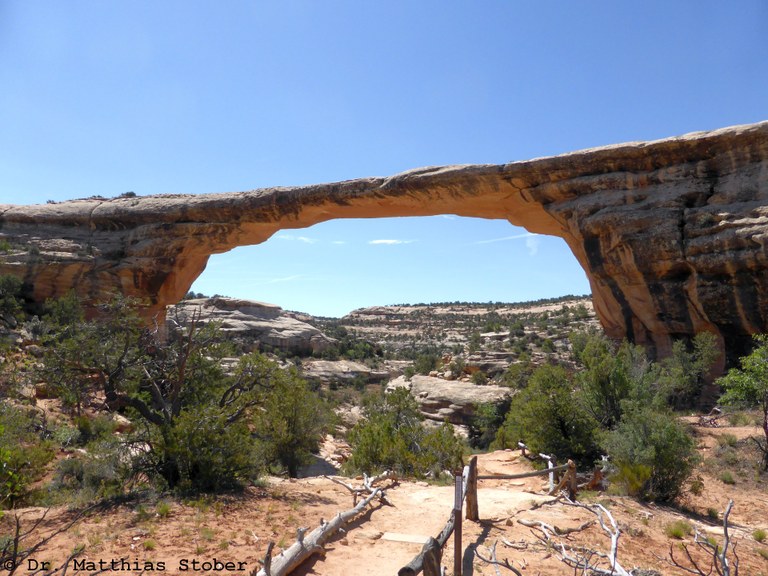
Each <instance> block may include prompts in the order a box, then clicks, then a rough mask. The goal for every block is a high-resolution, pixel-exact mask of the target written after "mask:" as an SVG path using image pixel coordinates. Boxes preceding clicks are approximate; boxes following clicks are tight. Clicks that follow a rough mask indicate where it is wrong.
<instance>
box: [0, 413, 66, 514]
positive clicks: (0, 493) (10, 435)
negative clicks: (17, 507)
mask: <svg viewBox="0 0 768 576" xmlns="http://www.w3.org/2000/svg"><path fill="white" fill-rule="evenodd" d="M38 424H39V423H38V422H37V421H36V418H35V416H34V415H33V414H31V413H28V412H25V411H23V410H21V409H19V408H16V407H15V406H12V405H10V404H5V403H3V404H0V507H4V506H8V507H10V506H13V505H14V504H16V503H18V502H19V501H22V500H23V499H24V498H25V497H26V496H27V494H28V489H29V485H30V484H31V483H32V482H33V481H35V480H36V479H38V478H39V477H40V476H41V475H42V473H43V472H44V470H45V466H46V464H48V462H50V461H51V459H52V458H53V448H52V446H51V443H50V442H49V441H46V440H44V439H43V438H41V436H40V435H39V434H38V433H37V431H38V430H39V429H40V427H39V426H38Z"/></svg>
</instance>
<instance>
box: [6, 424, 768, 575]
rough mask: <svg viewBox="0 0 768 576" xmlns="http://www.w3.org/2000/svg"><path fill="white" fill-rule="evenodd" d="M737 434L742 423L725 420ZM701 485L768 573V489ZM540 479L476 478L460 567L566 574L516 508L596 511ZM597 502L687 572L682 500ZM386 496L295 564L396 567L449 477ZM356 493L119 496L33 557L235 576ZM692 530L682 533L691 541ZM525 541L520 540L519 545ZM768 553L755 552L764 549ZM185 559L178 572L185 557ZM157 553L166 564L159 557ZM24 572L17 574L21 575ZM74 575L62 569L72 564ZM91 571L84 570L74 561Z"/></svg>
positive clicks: (313, 482) (523, 464)
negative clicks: (676, 503)
mask: <svg viewBox="0 0 768 576" xmlns="http://www.w3.org/2000/svg"><path fill="white" fill-rule="evenodd" d="M721 433H723V432H721V431H719V430H715V431H710V430H707V431H704V432H703V433H702V434H701V436H700V447H701V448H702V450H703V451H704V452H706V451H707V450H714V448H713V447H712V446H714V445H716V443H717V442H716V436H717V435H718V434H721ZM733 433H734V434H735V435H737V436H738V437H742V436H743V435H745V434H746V433H747V432H746V431H739V430H733ZM479 468H480V472H481V473H483V474H494V473H496V474H502V473H507V474H509V473H515V472H522V471H529V470H530V469H531V467H530V464H529V463H528V462H527V461H525V460H524V459H521V458H520V456H519V453H514V452H506V451H500V452H494V453H490V454H483V455H480V457H479ZM704 484H705V488H704V494H703V495H702V496H701V497H700V498H699V500H694V499H692V498H691V499H690V500H688V501H687V505H688V506H689V507H690V508H691V509H692V510H694V511H697V512H698V516H696V515H694V516H693V517H691V515H690V514H688V519H687V521H688V522H690V523H691V524H692V525H694V526H697V527H698V528H699V529H700V530H702V531H704V532H706V533H707V534H711V535H712V536H714V537H715V538H720V537H721V535H722V528H721V526H720V522H719V521H718V520H713V519H712V518H708V517H707V509H708V508H717V509H719V510H721V511H722V505H723V503H724V502H726V501H727V499H728V498H733V499H734V500H735V501H736V507H735V509H734V513H733V516H732V521H733V526H732V529H733V533H734V537H735V539H736V541H737V542H738V544H739V555H740V557H741V558H742V570H741V573H743V574H749V575H750V576H760V575H763V576H768V560H767V559H766V558H768V551H765V550H766V549H768V545H766V544H761V543H758V542H756V541H755V540H754V537H753V533H754V531H755V529H756V528H762V529H768V520H767V519H768V498H766V496H765V494H766V493H765V491H764V489H760V490H759V491H757V492H756V491H755V490H754V488H749V486H748V484H747V483H746V481H745V482H744V483H742V481H741V480H739V481H738V482H737V483H736V484H735V485H728V486H726V485H723V484H722V483H721V482H720V481H719V480H717V479H716V478H713V477H711V476H709V475H707V474H704ZM546 488H547V481H546V479H544V478H532V479H525V480H516V481H514V480H513V481H510V480H504V481H502V480H484V481H481V482H480V485H479V492H478V500H479V510H480V518H481V521H480V522H478V523H474V522H465V523H464V537H463V544H464V547H465V549H466V550H465V553H464V563H463V565H464V569H463V573H464V575H465V576H473V575H478V576H485V575H492V574H494V573H495V572H494V570H493V568H492V567H490V566H488V565H487V564H484V563H482V562H480V561H479V560H477V559H475V558H473V550H474V548H475V547H478V549H479V550H480V551H481V552H483V553H487V547H488V546H490V545H492V544H493V543H494V542H498V543H499V545H498V553H499V557H500V558H501V559H504V558H508V559H510V561H513V562H514V563H515V566H517V567H518V569H521V570H522V571H523V573H524V574H530V575H532V576H533V575H535V576H559V575H562V574H566V573H570V572H568V571H567V569H566V568H565V567H564V566H563V565H562V564H561V563H560V561H559V560H557V559H556V558H555V557H554V556H553V555H552V553H551V550H546V549H544V548H542V547H541V546H537V544H536V542H537V540H536V538H535V537H534V535H533V534H532V532H531V530H530V529H528V528H526V527H524V526H522V525H520V524H519V522H518V520H520V519H522V518H527V519H529V520H530V519H535V520H541V521H544V522H547V523H550V524H553V525H557V526H559V527H566V528H567V527H576V526H579V525H581V524H583V523H585V522H586V521H588V520H590V519H592V516H591V514H590V513H589V512H586V511H583V510H577V509H573V508H569V507H565V506H563V505H561V504H556V505H552V506H541V507H537V508H536V509H535V510H534V509H533V508H534V507H535V506H536V505H538V504H540V503H541V502H543V501H548V500H551V498H549V497H548V496H546ZM585 496H586V497H587V498H591V499H592V501H599V502H600V503H602V504H603V505H605V506H606V507H608V508H609V509H610V510H611V512H612V513H613V514H614V516H615V518H616V520H617V521H618V522H619V526H620V527H621V530H622V538H621V540H620V544H619V557H620V559H622V561H623V564H624V566H625V567H627V568H631V567H634V566H640V567H643V568H652V569H655V570H657V571H658V572H659V573H660V574H664V575H665V576H667V575H669V576H674V575H678V574H679V575H682V574H685V572H684V571H682V570H679V569H676V568H673V567H671V566H670V565H669V564H668V562H667V561H666V558H667V556H668V553H669V549H670V545H673V546H675V545H679V544H680V541H679V540H674V539H670V537H669V536H667V535H666V534H665V529H666V527H667V526H668V525H669V524H670V523H671V522H672V521H674V520H680V519H683V518H685V517H684V516H683V514H682V513H681V512H680V511H679V510H674V509H671V508H662V507H659V506H654V505H647V504H641V503H638V502H636V501H634V500H632V499H629V498H621V497H615V496H606V495H594V494H593V495H592V496H591V497H590V496H589V495H585ZM388 497H389V499H390V500H391V501H392V504H393V506H379V507H376V508H373V509H371V510H369V511H368V512H366V513H365V514H364V515H363V516H361V517H360V518H359V519H358V520H357V521H356V522H355V523H354V524H353V525H352V526H350V528H349V530H348V531H347V532H346V533H345V534H340V535H338V536H337V537H336V538H334V539H333V540H332V541H331V542H330V543H328V544H327V545H326V546H325V554H324V556H320V555H316V556H314V557H313V558H311V559H310V560H309V561H307V562H306V563H305V564H304V565H302V566H301V567H300V569H299V570H298V571H296V572H294V574H297V575H300V576H305V575H317V576H348V575H351V574H361V573H364V574H366V576H394V575H395V574H397V571H398V569H399V568H400V567H402V566H403V565H405V564H407V563H408V562H409V561H410V560H411V559H412V558H413V557H414V556H415V555H416V554H417V553H418V552H419V551H420V549H421V547H422V544H423V542H424V541H425V539H426V538H427V537H429V536H436V535H437V533H438V532H439V531H440V529H441V528H442V527H443V525H444V524H445V522H446V521H447V520H448V517H449V515H450V514H451V509H452V504H453V486H452V485H446V486H439V485H430V484H427V483H424V482H403V483H401V484H400V485H398V486H397V487H396V488H394V489H392V490H390V491H389V492H388ZM351 505H352V498H351V495H350V494H349V492H348V491H347V490H346V489H344V488H343V487H341V486H339V485H337V484H335V483H333V482H331V481H330V480H328V479H326V478H322V477H316V478H306V479H302V480H286V479H272V480H271V481H270V486H269V487H267V488H266V489H265V488H252V489H249V490H248V491H246V493H245V494H241V495H236V496H234V495H233V496H228V497H218V498H216V499H210V500H208V499H204V498H200V499H196V500H193V501H186V502H178V501H169V506H168V507H167V509H164V508H163V507H162V506H160V505H159V504H155V503H151V504H147V503H146V502H145V503H144V504H142V505H137V504H123V505H119V506H115V507H113V508H110V509H105V510H100V511H99V512H98V513H95V514H93V515H91V516H90V517H88V518H86V519H84V520H82V521H81V522H79V523H78V524H76V525H74V526H73V527H71V528H69V529H68V530H66V531H64V532H62V533H60V534H58V535H57V536H56V537H55V538H53V539H52V540H51V542H50V543H49V544H48V545H46V546H45V547H44V548H42V549H41V550H40V552H39V553H38V554H37V555H36V556H35V559H36V560H38V561H42V560H46V561H50V562H51V563H52V565H53V566H58V565H60V564H61V562H62V561H63V559H65V558H66V557H67V556H68V555H69V554H70V553H71V552H72V551H73V549H75V548H79V547H84V551H83V552H82V554H81V555H80V557H79V558H80V560H81V561H88V562H95V563H98V562H99V561H100V560H104V561H110V560H112V559H116V560H120V559H127V560H129V561H130V562H136V563H138V564H137V566H138V568H137V569H135V570H133V569H128V570H120V574H122V575H123V576H130V575H132V574H139V573H140V572H141V567H144V566H145V565H144V563H145V562H147V563H151V564H152V565H153V567H154V570H148V571H146V572H144V574H145V576H146V575H148V574H152V573H157V572H162V573H164V574H201V573H207V574H226V575H228V576H230V575H238V576H243V575H246V574H250V572H251V571H252V570H253V569H257V568H258V567H260V565H261V560H262V559H263V557H264V551H265V549H266V546H267V543H268V542H270V541H272V542H275V543H276V544H277V548H276V550H275V553H279V552H280V550H281V549H285V548H287V547H288V546H289V545H290V544H291V543H292V542H293V541H294V539H295V537H296V529H297V528H298V527H300V526H301V527H309V528H310V529H314V528H315V527H316V526H318V525H319V523H320V521H321V519H323V518H324V519H330V518H331V517H332V516H333V515H335V514H336V513H338V512H339V511H341V510H345V509H348V508H350V507H351ZM42 512H43V510H42V509H27V510H25V511H22V513H23V518H24V521H25V523H26V525H29V522H31V521H32V520H33V519H34V518H36V517H40V515H41V514H42ZM69 516H70V513H69V512H67V510H65V509H63V508H59V509H52V510H51V511H50V512H49V514H48V517H47V518H46V520H45V522H43V523H42V524H41V525H40V526H39V527H38V528H36V529H35V531H34V532H33V534H32V535H31V536H30V541H29V542H30V543H31V542H32V539H34V538H39V537H41V536H44V535H46V534H49V533H50V532H51V530H54V529H55V528H57V527H61V526H62V525H63V524H64V523H65V521H66V519H67V518H68V517H69ZM10 520H11V515H10V514H6V516H5V518H4V519H2V520H0V534H2V533H4V532H6V531H7V530H9V529H10V527H11V524H10ZM503 540H506V541H508V542H513V543H517V544H518V549H513V548H509V547H507V546H505V545H504V544H503ZM691 540H692V536H688V537H686V541H688V542H690V541H691ZM569 541H570V543H571V544H574V545H585V546H588V547H590V548H593V549H598V550H603V551H605V550H607V549H608V546H609V543H608V539H607V537H606V535H605V534H604V533H603V532H602V531H601V530H600V528H599V527H598V526H592V527H590V528H588V529H586V530H584V531H583V532H580V533H577V534H574V535H571V536H569ZM522 542H526V543H527V544H522ZM761 550H764V551H765V552H763V553H764V554H765V556H761V554H763V553H761V552H760V551H761ZM214 558H215V559H217V560H218V561H220V562H224V563H226V562H230V563H232V566H233V567H241V568H242V569H237V570H235V569H233V570H231V571H229V570H227V571H211V570H208V571H205V570H203V569H199V570H197V571H196V570H194V569H192V564H191V562H192V561H194V560H196V561H198V562H199V563H203V562H212V561H213V559H214ZM184 562H186V563H187V564H186V566H187V567H188V569H187V570H186V571H185V570H182V569H181V568H182V567H183V566H184V565H185V564H184ZM160 563H162V565H163V569H162V570H160V569H159V568H158V566H159V565H160ZM442 563H443V565H445V566H447V567H448V573H449V574H450V573H452V565H453V544H452V540H450V541H449V543H448V545H447V546H446V548H445V549H444V551H443V562H442ZM29 573H30V571H29V570H21V571H17V572H16V574H29ZM71 573H78V572H74V571H72V570H70V571H69V572H68V574H71ZM79 573H80V574H88V573H90V572H88V571H82V570H81V571H80V572H79Z"/></svg>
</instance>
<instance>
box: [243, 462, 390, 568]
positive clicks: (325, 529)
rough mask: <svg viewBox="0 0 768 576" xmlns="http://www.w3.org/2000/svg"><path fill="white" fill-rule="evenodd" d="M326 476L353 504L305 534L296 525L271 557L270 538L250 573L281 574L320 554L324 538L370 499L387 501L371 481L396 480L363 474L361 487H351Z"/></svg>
mask: <svg viewBox="0 0 768 576" xmlns="http://www.w3.org/2000/svg"><path fill="white" fill-rule="evenodd" d="M329 479H330V480H332V481H334V482H336V483H337V484H340V485H341V486H344V487H345V488H347V489H348V490H349V491H350V492H352V495H353V499H354V502H355V505H354V507H353V508H351V509H349V510H345V511H344V512H339V513H338V514H337V515H336V516H335V517H334V518H333V519H332V520H330V521H329V522H326V521H325V520H321V521H320V526H318V527H317V528H315V529H314V530H313V531H312V532H310V533H309V534H306V531H307V528H299V529H298V531H297V537H296V541H295V542H294V543H293V544H291V545H290V546H289V547H288V548H287V549H285V550H283V551H282V552H281V553H280V554H278V555H277V556H275V557H274V558H273V557H272V549H273V548H274V543H273V542H270V543H269V546H268V547H267V554H266V556H265V558H264V565H263V566H262V567H261V569H260V570H254V571H252V572H251V576H285V575H286V574H290V573H291V572H293V570H295V569H296V568H297V567H298V566H299V565H301V564H302V563H303V562H304V561H305V560H307V559H308V558H309V557H310V556H312V555H313V554H316V553H320V554H322V553H323V551H324V550H323V544H325V543H326V542H328V541H329V540H330V539H331V538H332V537H333V536H334V535H335V534H336V533H337V532H339V531H341V530H343V529H344V527H345V526H346V525H347V524H348V523H349V522H351V521H352V520H354V519H355V518H356V517H357V516H359V515H360V514H361V513H362V512H363V511H364V510H365V509H366V508H367V506H368V505H369V504H370V503H371V502H373V501H374V500H378V501H379V502H381V503H383V504H389V502H388V501H387V499H386V493H385V491H384V488H381V487H379V488H374V487H373V485H374V484H375V483H377V482H380V481H382V480H387V479H389V480H393V481H395V482H396V478H395V476H394V474H393V473H392V472H385V473H383V474H380V475H379V476H375V477H373V478H368V477H367V476H365V477H364V478H363V486H362V487H353V486H351V485H350V484H347V483H346V482H342V481H341V480H337V479H335V478H329ZM391 486H392V485H390V486H388V487H387V489H388V488H391ZM362 494H368V495H367V496H366V497H365V498H364V499H363V500H361V501H360V502H359V503H358V502H357V498H358V497H359V496H360V495H362Z"/></svg>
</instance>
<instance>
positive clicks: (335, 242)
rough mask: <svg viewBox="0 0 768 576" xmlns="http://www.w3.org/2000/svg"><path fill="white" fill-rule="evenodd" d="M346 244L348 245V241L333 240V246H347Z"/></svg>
mask: <svg viewBox="0 0 768 576" xmlns="http://www.w3.org/2000/svg"><path fill="white" fill-rule="evenodd" d="M346 243H347V241H346V240H333V241H332V242H331V244H336V245H339V246H340V245H342V244H346Z"/></svg>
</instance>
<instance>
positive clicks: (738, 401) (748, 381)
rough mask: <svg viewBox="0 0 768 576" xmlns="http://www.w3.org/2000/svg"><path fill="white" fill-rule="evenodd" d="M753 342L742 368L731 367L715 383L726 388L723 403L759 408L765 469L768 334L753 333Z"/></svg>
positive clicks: (767, 457)
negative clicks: (751, 349)
mask: <svg viewBox="0 0 768 576" xmlns="http://www.w3.org/2000/svg"><path fill="white" fill-rule="evenodd" d="M755 344H756V346H755V349H754V350H753V351H752V352H751V353H750V354H749V355H747V356H744V357H743V358H741V368H734V369H732V370H730V371H729V372H728V374H726V375H725V376H723V377H722V378H720V379H718V383H719V384H720V385H721V386H722V387H723V389H724V390H725V394H724V395H723V397H722V398H721V402H723V403H724V404H731V405H736V406H739V405H740V406H746V407H750V408H751V407H755V406H757V407H758V408H759V409H760V414H761V417H762V418H761V422H760V425H761V427H762V429H763V432H764V438H763V440H762V442H759V443H758V444H759V447H760V450H761V451H762V454H763V461H762V466H763V469H764V470H768V336H767V335H758V336H755Z"/></svg>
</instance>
